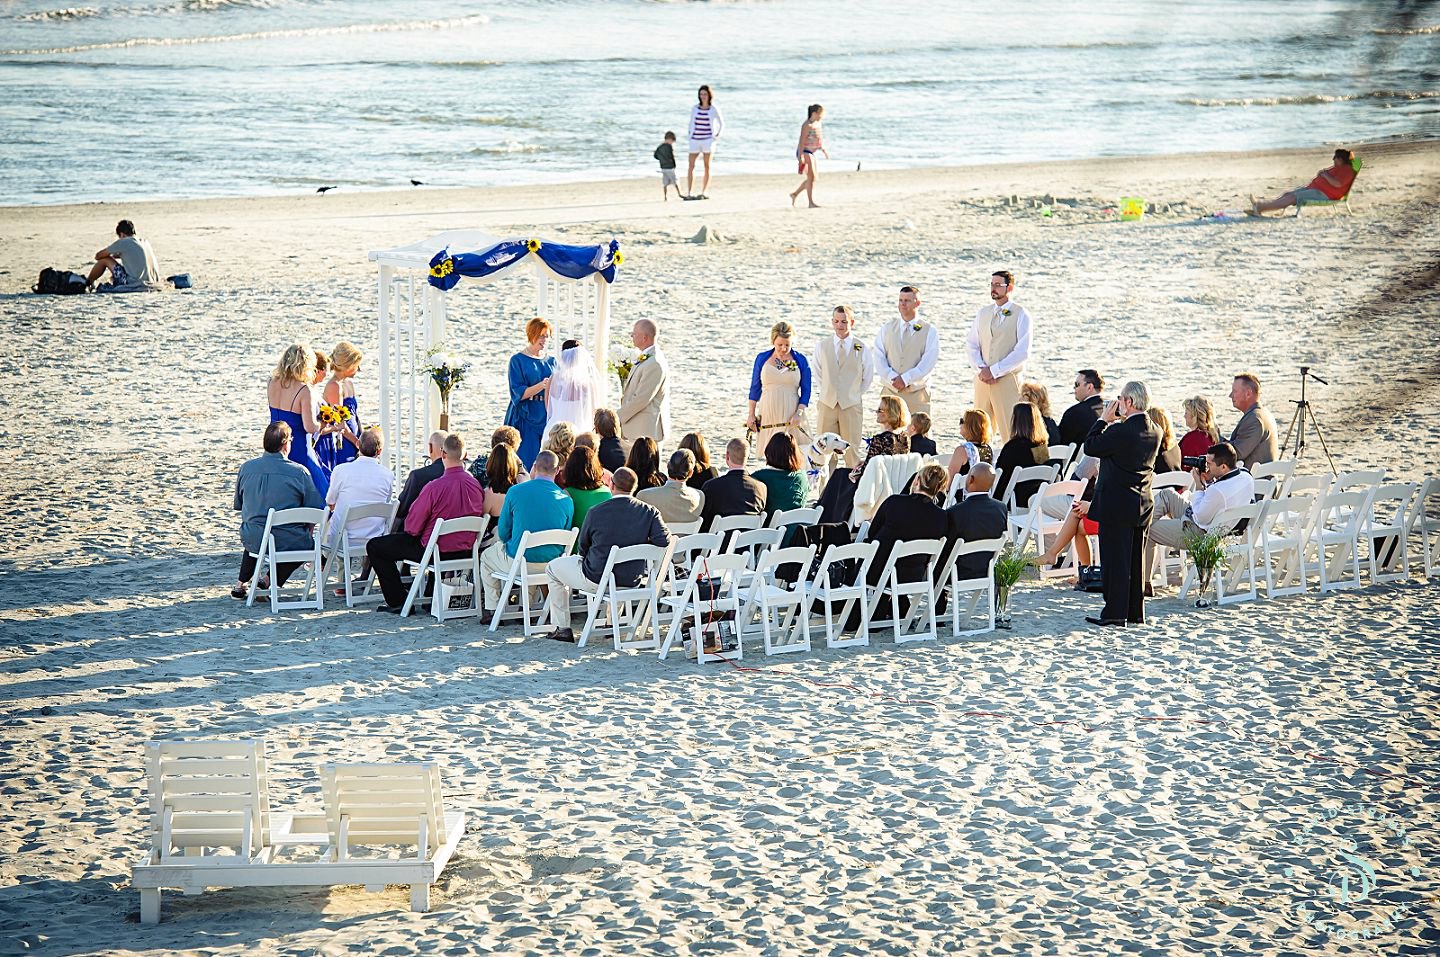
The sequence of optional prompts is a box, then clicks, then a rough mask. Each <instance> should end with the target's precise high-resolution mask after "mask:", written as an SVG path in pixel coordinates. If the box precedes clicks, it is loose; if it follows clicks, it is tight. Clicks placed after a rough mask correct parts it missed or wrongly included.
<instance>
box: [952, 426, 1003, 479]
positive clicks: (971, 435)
mask: <svg viewBox="0 0 1440 957" xmlns="http://www.w3.org/2000/svg"><path fill="white" fill-rule="evenodd" d="M960 438H961V439H962V440H963V441H962V442H961V443H960V444H959V445H957V446H955V451H954V452H953V453H951V455H950V479H951V481H954V479H955V476H957V475H969V474H970V469H971V467H972V466H974V465H975V463H976V462H988V463H990V464H992V465H993V464H994V463H995V447H994V446H992V445H991V444H990V442H991V438H992V433H991V431H990V416H989V415H987V414H986V412H985V410H984V409H966V410H965V414H964V415H963V416H961V417H960Z"/></svg>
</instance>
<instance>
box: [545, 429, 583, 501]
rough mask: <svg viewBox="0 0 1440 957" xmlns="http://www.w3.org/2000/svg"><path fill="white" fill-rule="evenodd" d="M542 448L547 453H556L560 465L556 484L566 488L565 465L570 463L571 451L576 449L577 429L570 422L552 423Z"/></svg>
mask: <svg viewBox="0 0 1440 957" xmlns="http://www.w3.org/2000/svg"><path fill="white" fill-rule="evenodd" d="M541 447H542V448H543V449H544V450H545V451H547V452H554V453H555V461H557V462H559V463H560V471H559V472H558V473H556V476H555V484H556V485H559V486H560V487H561V488H564V487H565V463H566V462H568V461H570V450H571V449H573V448H575V427H574V426H573V425H571V424H570V423H569V422H555V423H552V424H551V426H550V428H548V429H546V430H545V441H544V443H543V444H542V446H541Z"/></svg>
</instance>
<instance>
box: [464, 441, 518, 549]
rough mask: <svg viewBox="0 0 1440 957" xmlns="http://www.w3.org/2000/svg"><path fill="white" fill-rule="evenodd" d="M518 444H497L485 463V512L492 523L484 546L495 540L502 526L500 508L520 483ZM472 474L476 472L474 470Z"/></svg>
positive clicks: (486, 531)
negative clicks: (516, 449)
mask: <svg viewBox="0 0 1440 957" xmlns="http://www.w3.org/2000/svg"><path fill="white" fill-rule="evenodd" d="M515 448H518V443H517V444H516V446H514V447H512V446H509V445H503V444H502V445H497V446H495V447H494V448H493V449H491V450H490V455H489V456H488V458H487V461H486V463H485V514H486V515H488V516H489V517H490V524H489V526H487V527H486V529H485V541H484V544H483V545H482V547H484V548H489V547H490V545H491V543H493V542H494V541H495V533H496V530H497V529H498V528H499V527H500V510H501V509H503V508H504V507H505V496H506V495H507V494H509V492H510V490H511V489H512V488H514V487H515V486H517V485H519V484H520V476H521V474H522V473H521V470H520V456H519V455H518V454H517V453H516V451H515ZM471 474H474V473H473V471H472V473H471Z"/></svg>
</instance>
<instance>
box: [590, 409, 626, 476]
mask: <svg viewBox="0 0 1440 957" xmlns="http://www.w3.org/2000/svg"><path fill="white" fill-rule="evenodd" d="M594 425H595V434H596V435H598V436H600V447H599V448H598V449H596V450H595V454H597V455H598V456H600V467H601V468H603V469H605V470H606V471H608V472H614V471H615V470H616V469H622V468H624V467H625V446H624V445H623V444H621V442H620V422H619V420H618V419H616V417H615V410H614V409H596V410H595V418H594Z"/></svg>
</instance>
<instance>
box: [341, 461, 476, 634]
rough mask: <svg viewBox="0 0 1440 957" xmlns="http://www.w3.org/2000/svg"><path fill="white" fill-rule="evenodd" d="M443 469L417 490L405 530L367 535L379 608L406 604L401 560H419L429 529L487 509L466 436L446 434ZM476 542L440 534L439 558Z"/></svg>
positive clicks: (451, 555) (468, 535)
mask: <svg viewBox="0 0 1440 957" xmlns="http://www.w3.org/2000/svg"><path fill="white" fill-rule="evenodd" d="M442 447H443V449H444V462H445V472H444V474H443V475H441V476H440V477H439V478H437V479H435V480H434V481H432V482H430V483H429V484H427V485H426V486H425V487H424V488H423V489H421V490H420V495H419V496H418V497H417V498H416V499H415V504H413V505H411V506H410V513H409V514H408V515H406V516H405V531H403V532H401V533H399V534H395V535H381V536H379V537H378V538H372V539H370V542H369V544H367V545H366V546H365V552H366V554H367V555H368V556H369V558H370V567H371V568H373V569H375V577H376V578H378V579H379V580H380V590H381V591H382V592H383V593H384V595H385V604H383V605H381V606H380V607H379V608H378V609H376V610H377V611H385V612H392V613H398V612H399V611H400V607H401V606H402V605H403V604H405V594H406V588H405V585H404V583H403V582H401V580H400V567H399V566H400V562H402V561H413V562H418V561H419V560H420V558H421V556H422V555H424V553H425V546H426V545H427V544H428V543H429V541H430V533H431V532H432V531H434V529H435V524H436V523H437V522H439V521H440V520H441V519H450V518H464V517H466V516H471V515H481V514H483V513H484V511H485V492H484V491H483V490H482V489H481V488H480V483H479V482H477V481H476V480H475V476H473V475H471V474H470V473H469V472H467V471H465V467H464V465H462V464H461V463H462V460H463V459H464V458H465V440H464V439H462V438H460V436H458V435H455V434H453V433H452V434H450V435H448V436H446V437H445V442H444V445H443V446H442ZM474 544H475V533H474V532H451V533H449V534H445V535H441V536H440V556H441V557H442V558H461V557H464V556H465V555H466V554H467V553H468V552H469V551H470V549H471V547H472V546H474Z"/></svg>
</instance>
